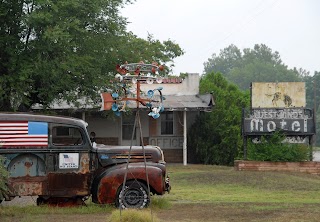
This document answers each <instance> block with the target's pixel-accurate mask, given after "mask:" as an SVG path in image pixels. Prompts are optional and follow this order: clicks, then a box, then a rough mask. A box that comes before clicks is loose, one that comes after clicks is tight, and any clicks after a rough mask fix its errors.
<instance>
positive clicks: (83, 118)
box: [81, 111, 86, 121]
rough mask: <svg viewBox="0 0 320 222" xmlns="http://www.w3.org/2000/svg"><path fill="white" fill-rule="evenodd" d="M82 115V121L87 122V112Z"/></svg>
mask: <svg viewBox="0 0 320 222" xmlns="http://www.w3.org/2000/svg"><path fill="white" fill-rule="evenodd" d="M81 114H82V120H83V121H86V112H85V111H83V112H82V113H81Z"/></svg>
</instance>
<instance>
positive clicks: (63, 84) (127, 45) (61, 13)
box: [0, 0, 183, 111]
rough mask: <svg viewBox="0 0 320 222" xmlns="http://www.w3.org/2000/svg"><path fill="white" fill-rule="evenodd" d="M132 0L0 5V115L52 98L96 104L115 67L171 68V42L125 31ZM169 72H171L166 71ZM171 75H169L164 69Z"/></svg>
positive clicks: (174, 50) (174, 48)
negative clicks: (151, 64)
mask: <svg viewBox="0 0 320 222" xmlns="http://www.w3.org/2000/svg"><path fill="white" fill-rule="evenodd" d="M129 3H131V1H130V0H74V1H69V0H59V1H56V0H17V1H9V0H5V1H1V5H0V48H1V51H0V110H2V111H3V110H5V111H9V110H17V109H24V110H28V109H29V108H30V107H31V106H32V105H33V104H35V103H39V104H42V105H43V106H44V107H48V106H49V105H50V104H51V103H52V102H53V101H55V100H56V99H64V100H67V101H68V102H74V101H76V99H77V98H80V97H83V96H86V97H88V98H92V99H95V98H97V97H99V96H98V95H97V91H98V90H101V89H103V88H104V87H107V86H106V85H107V82H108V79H110V78H113V76H114V74H113V73H112V72H113V71H114V70H115V66H116V64H118V63H123V62H125V61H128V62H138V61H140V60H146V59H150V60H154V61H156V62H158V63H161V64H163V63H170V62H172V60H173V58H175V57H177V56H180V55H182V54H183V51H182V50H181V48H180V47H179V46H178V45H177V44H176V43H174V42H173V41H171V40H167V41H163V42H160V41H158V40H155V39H154V38H153V37H152V36H149V38H148V39H147V40H144V39H140V38H138V37H136V36H135V35H133V34H132V33H130V32H127V31H126V25H127V21H126V18H124V17H122V16H120V13H119V10H120V9H121V8H122V7H123V6H124V5H126V4H129ZM169 68H170V67H169ZM168 71H170V70H168Z"/></svg>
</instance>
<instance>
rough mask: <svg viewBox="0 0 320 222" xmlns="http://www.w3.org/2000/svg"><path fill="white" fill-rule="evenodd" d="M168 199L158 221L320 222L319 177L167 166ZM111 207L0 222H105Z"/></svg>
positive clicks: (31, 210)
mask: <svg viewBox="0 0 320 222" xmlns="http://www.w3.org/2000/svg"><path fill="white" fill-rule="evenodd" d="M168 172H169V175H170V180H171V184H172V191H171V192H170V194H166V195H164V196H155V197H153V199H152V202H151V206H150V208H149V210H150V213H151V214H154V215H156V216H157V217H158V218H159V219H160V221H171V222H178V221H188V222H194V221H320V180H319V179H320V177H319V176H316V175H310V174H304V173H288V172H254V171H252V172H249V171H235V170H234V169H233V167H220V166H210V165H188V166H182V165H168ZM114 210H115V209H114V208H113V206H99V205H95V204H92V203H88V206H87V207H76V208H54V207H36V206H23V207H17V206H1V205H0V221H46V222H51V221H52V222H53V221H54V222H58V221H66V220H67V221H77V222H82V221H86V222H87V221H109V218H110V215H111V212H112V211H114Z"/></svg>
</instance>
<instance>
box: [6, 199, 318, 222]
mask: <svg viewBox="0 0 320 222" xmlns="http://www.w3.org/2000/svg"><path fill="white" fill-rule="evenodd" d="M318 209H320V204H308V205H287V204H282V205H279V204H266V203H260V204H259V203H232V204H230V203H227V204H226V203H214V204H201V203H198V204H195V203H192V204H190V203H187V204H186V203H184V204H180V203H179V204H173V205H172V207H171V208H170V209H166V210H152V212H151V209H150V213H152V214H154V215H156V216H157V217H158V218H159V219H160V221H161V222H167V221H170V222H181V221H184V222H205V221H206V222H207V221H218V222H223V221H237V222H239V221H240V222H242V221H259V222H260V221H262V222H267V221H268V222H269V221H276V222H277V221H279V222H280V221H281V222H298V221H299V222H301V221H308V222H309V221H311V222H312V221H314V222H316V221H319V218H320V211H319V210H318ZM110 215H111V214H110V212H106V213H105V214H104V213H94V214H67V215H66V214H54V213H52V214H38V215H14V216H7V215H0V217H1V221H4V222H7V221H8V222H9V221H10V222H24V221H33V222H37V221H39V222H40V221H46V222H57V221H77V222H88V221H95V222H108V221H109V218H110Z"/></svg>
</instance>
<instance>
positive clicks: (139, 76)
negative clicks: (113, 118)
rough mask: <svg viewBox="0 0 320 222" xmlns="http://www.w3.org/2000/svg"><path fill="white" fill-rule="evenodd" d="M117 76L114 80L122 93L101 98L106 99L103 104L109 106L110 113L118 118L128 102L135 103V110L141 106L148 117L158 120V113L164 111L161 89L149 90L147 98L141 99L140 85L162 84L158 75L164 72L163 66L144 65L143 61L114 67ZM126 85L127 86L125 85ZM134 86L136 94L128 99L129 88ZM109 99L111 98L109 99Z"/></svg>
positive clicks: (154, 63) (114, 93) (154, 64)
mask: <svg viewBox="0 0 320 222" xmlns="http://www.w3.org/2000/svg"><path fill="white" fill-rule="evenodd" d="M116 70H117V72H118V73H117V74H116V75H115V79H116V80H117V81H118V82H122V83H123V84H122V85H121V88H122V91H118V90H117V91H116V92H113V93H112V94H111V96H110V95H109V96H107V95H105V96H102V98H108V101H105V102H104V103H105V104H108V103H109V104H110V103H112V105H111V104H110V105H109V106H107V105H106V106H105V107H110V106H111V109H112V111H114V113H115V115H117V116H120V115H121V112H123V111H126V107H127V103H128V102H129V101H135V102H136V104H137V107H136V108H139V105H143V106H144V107H147V108H148V109H150V112H149V114H148V115H149V116H151V117H153V118H154V119H157V118H159V116H160V112H162V111H163V110H164V106H163V100H164V99H165V98H164V97H163V96H162V92H161V90H162V89H163V88H162V87H158V88H156V89H153V90H149V91H148V92H147V95H146V96H147V98H142V97H141V96H140V84H141V83H147V84H150V85H151V84H153V83H158V84H161V83H162V77H161V76H160V75H159V71H163V70H164V66H162V65H160V66H158V64H157V63H156V62H153V63H152V64H144V62H143V61H140V62H139V63H131V64H128V63H125V64H123V65H117V66H116ZM127 83H128V84H127ZM132 84H135V85H136V89H137V91H136V94H135V95H134V96H132V97H129V93H128V92H129V88H128V87H129V86H130V85H132ZM110 97H111V98H110Z"/></svg>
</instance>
